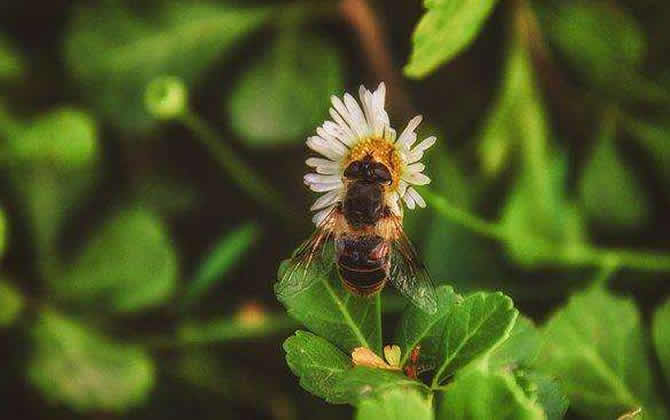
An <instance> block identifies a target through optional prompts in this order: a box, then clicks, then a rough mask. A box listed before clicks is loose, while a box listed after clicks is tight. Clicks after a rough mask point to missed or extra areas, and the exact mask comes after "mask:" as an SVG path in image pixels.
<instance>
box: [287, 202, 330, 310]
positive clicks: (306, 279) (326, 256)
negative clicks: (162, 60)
mask: <svg viewBox="0 0 670 420" xmlns="http://www.w3.org/2000/svg"><path fill="white" fill-rule="evenodd" d="M335 217H336V210H335V209H333V211H332V212H331V213H330V214H329V215H328V216H327V217H326V218H325V219H324V220H323V222H321V224H320V225H319V226H318V227H317V229H316V231H315V232H314V233H313V234H312V236H311V237H310V238H309V239H307V240H306V241H305V242H303V243H302V245H300V247H299V248H298V249H297V250H296V251H295V252H294V253H293V256H292V257H291V258H289V259H288V260H286V261H284V262H283V263H282V264H281V266H280V267H279V282H277V283H276V284H275V287H274V288H275V293H276V294H277V297H278V298H279V299H280V300H282V299H283V298H288V297H291V296H293V295H296V294H298V293H300V292H301V291H303V290H305V289H307V288H309V287H310V286H311V285H312V284H314V282H315V281H316V280H318V279H319V277H320V276H322V275H324V274H327V273H328V272H330V269H331V267H332V265H333V263H334V255H333V231H332V224H333V220H334V218H335Z"/></svg>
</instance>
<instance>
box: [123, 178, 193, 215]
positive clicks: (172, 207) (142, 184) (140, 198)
mask: <svg viewBox="0 0 670 420" xmlns="http://www.w3.org/2000/svg"><path fill="white" fill-rule="evenodd" d="M200 198H201V197H200V196H199V194H198V192H197V191H196V189H195V187H194V186H193V185H188V184H187V183H186V182H184V181H183V180H182V181H173V180H166V179H164V178H160V177H153V176H148V177H147V176H145V177H143V178H142V179H140V180H139V183H138V184H137V185H136V187H135V191H134V194H133V196H132V200H133V202H135V203H139V205H141V206H142V207H145V208H147V209H151V210H153V211H155V212H156V214H159V215H160V216H162V217H173V216H178V215H179V214H181V213H184V212H186V211H188V210H190V209H192V208H193V207H194V206H195V205H197V204H199V203H200Z"/></svg>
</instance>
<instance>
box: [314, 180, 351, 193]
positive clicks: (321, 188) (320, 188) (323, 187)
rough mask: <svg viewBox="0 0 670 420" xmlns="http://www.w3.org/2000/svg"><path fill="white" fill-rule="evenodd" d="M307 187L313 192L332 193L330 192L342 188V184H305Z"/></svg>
mask: <svg viewBox="0 0 670 420" xmlns="http://www.w3.org/2000/svg"><path fill="white" fill-rule="evenodd" d="M307 185H308V186H309V189H310V190H312V191H314V192H326V191H332V190H338V189H340V188H342V186H343V184H342V183H341V182H337V183H314V184H307Z"/></svg>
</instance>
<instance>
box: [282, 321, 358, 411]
mask: <svg viewBox="0 0 670 420" xmlns="http://www.w3.org/2000/svg"><path fill="white" fill-rule="evenodd" d="M284 351H285V352H286V363H287V364H288V366H289V367H290V368H291V371H292V372H293V373H294V374H295V375H296V376H298V377H299V378H300V386H302V387H303V388H304V389H305V390H306V391H308V392H310V393H312V394H314V395H316V396H317V397H320V398H323V399H325V400H326V401H328V402H329V403H332V404H343V403H345V402H346V401H344V400H343V399H341V396H338V395H337V394H335V392H334V390H333V386H334V385H335V384H336V383H337V381H339V380H340V378H341V377H342V375H343V374H344V372H346V371H348V370H350V369H351V359H350V358H349V356H347V355H346V354H344V353H342V351H340V350H339V349H338V348H337V347H335V346H334V345H332V344H330V343H329V342H328V341H326V340H324V339H323V338H321V337H318V336H316V335H314V334H312V333H309V332H306V331H296V332H295V335H293V336H291V337H289V338H287V339H286V341H284Z"/></svg>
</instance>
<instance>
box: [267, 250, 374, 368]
mask: <svg viewBox="0 0 670 420" xmlns="http://www.w3.org/2000/svg"><path fill="white" fill-rule="evenodd" d="M324 259H325V260H326V261H328V260H330V261H334V257H333V256H326V257H325V258H324ZM316 266H317V264H311V266H310V268H309V271H308V272H307V273H306V274H305V275H306V276H307V278H309V277H316V278H315V279H313V280H312V281H311V285H310V286H309V287H308V288H306V289H304V290H301V291H299V292H298V293H294V294H291V295H287V296H284V295H278V296H277V299H279V301H280V302H281V303H282V304H283V305H284V306H285V307H286V310H287V311H288V313H289V314H290V315H291V316H292V317H294V318H295V319H297V320H298V321H300V322H301V323H302V324H303V325H305V326H306V327H307V328H309V329H310V330H311V331H312V332H314V333H316V334H318V335H320V336H321V337H324V338H326V339H327V340H328V341H330V342H331V343H334V344H336V345H337V346H338V347H339V348H341V349H342V350H344V351H346V352H347V353H349V352H351V351H352V350H353V349H354V348H355V347H367V348H369V349H372V350H374V351H376V352H377V353H379V354H380V352H381V337H382V335H381V334H382V333H381V331H380V327H381V325H379V324H378V323H377V316H378V311H380V310H381V308H378V302H379V300H378V299H369V298H365V297H360V296H354V295H353V294H351V293H350V292H348V291H347V290H345V289H344V287H343V286H342V282H341V281H340V280H339V278H337V276H336V275H335V270H333V269H332V264H331V265H330V266H329V268H328V269H327V270H324V269H320V268H319V267H316ZM286 269H287V261H285V262H284V263H282V265H281V266H280V268H279V278H281V275H282V274H283V273H284V271H285V270H286ZM275 291H277V285H275ZM380 355H381V354H380Z"/></svg>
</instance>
